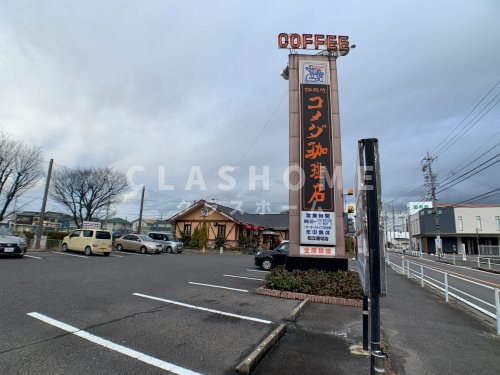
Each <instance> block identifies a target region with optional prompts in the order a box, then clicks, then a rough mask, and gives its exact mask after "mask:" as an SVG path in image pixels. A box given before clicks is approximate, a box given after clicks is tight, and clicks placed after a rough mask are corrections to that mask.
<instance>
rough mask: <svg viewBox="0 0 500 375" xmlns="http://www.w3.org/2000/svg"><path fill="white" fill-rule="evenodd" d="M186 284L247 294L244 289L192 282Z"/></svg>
mask: <svg viewBox="0 0 500 375" xmlns="http://www.w3.org/2000/svg"><path fill="white" fill-rule="evenodd" d="M188 284H193V285H202V286H208V287H211V288H219V289H228V290H234V291H237V292H244V293H248V290H245V289H237V288H229V287H227V286H220V285H212V284H203V283H195V282H193V281H189V282H188Z"/></svg>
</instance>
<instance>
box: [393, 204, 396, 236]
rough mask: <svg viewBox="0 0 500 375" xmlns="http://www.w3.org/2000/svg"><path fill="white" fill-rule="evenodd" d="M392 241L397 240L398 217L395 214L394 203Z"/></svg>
mask: <svg viewBox="0 0 500 375" xmlns="http://www.w3.org/2000/svg"><path fill="white" fill-rule="evenodd" d="M392 242H396V218H395V216H394V204H393V205H392Z"/></svg>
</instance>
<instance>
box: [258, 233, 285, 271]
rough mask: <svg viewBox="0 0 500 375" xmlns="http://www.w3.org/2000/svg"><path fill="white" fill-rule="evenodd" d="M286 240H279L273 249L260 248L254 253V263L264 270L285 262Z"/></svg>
mask: <svg viewBox="0 0 500 375" xmlns="http://www.w3.org/2000/svg"><path fill="white" fill-rule="evenodd" d="M287 255H288V241H287V240H285V241H283V242H281V243H280V244H279V245H278V247H277V248H275V249H274V250H262V251H259V252H258V253H257V254H256V255H255V265H256V266H257V267H260V268H262V269H263V270H265V271H269V270H270V269H271V268H273V267H276V266H279V265H281V264H285V263H286V257H287Z"/></svg>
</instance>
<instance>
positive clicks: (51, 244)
mask: <svg viewBox="0 0 500 375" xmlns="http://www.w3.org/2000/svg"><path fill="white" fill-rule="evenodd" d="M25 241H26V246H27V247H28V249H30V250H35V242H36V239H35V238H26V239H25ZM61 243H62V240H49V239H45V238H43V237H42V240H41V241H40V250H59V249H61Z"/></svg>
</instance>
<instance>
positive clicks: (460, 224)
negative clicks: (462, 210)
mask: <svg viewBox="0 0 500 375" xmlns="http://www.w3.org/2000/svg"><path fill="white" fill-rule="evenodd" d="M458 230H464V221H463V220H462V216H459V217H458Z"/></svg>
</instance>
